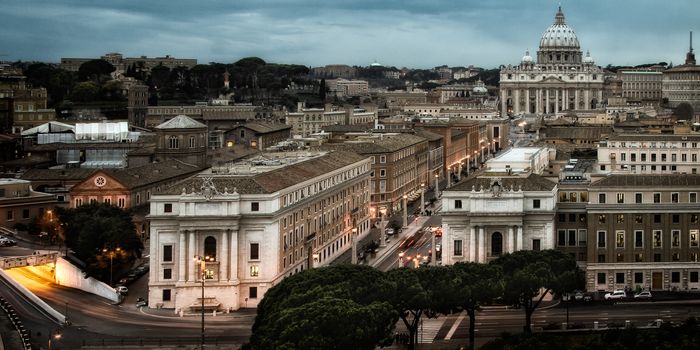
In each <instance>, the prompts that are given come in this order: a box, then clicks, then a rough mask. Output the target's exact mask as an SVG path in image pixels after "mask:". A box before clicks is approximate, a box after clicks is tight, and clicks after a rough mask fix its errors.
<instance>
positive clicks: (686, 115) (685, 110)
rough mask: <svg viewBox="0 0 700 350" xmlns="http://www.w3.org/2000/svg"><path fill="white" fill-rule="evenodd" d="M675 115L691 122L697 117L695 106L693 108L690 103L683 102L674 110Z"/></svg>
mask: <svg viewBox="0 0 700 350" xmlns="http://www.w3.org/2000/svg"><path fill="white" fill-rule="evenodd" d="M673 115H675V116H676V117H677V118H678V119H680V120H691V119H693V116H694V115H695V111H694V110H693V106H691V105H690V103H687V102H683V103H681V104H679V105H678V107H676V109H675V110H673Z"/></svg>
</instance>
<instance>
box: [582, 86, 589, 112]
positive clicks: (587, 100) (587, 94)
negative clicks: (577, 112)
mask: <svg viewBox="0 0 700 350" xmlns="http://www.w3.org/2000/svg"><path fill="white" fill-rule="evenodd" d="M583 98H585V99H586V101H584V102H585V103H584V104H583V108H585V109H591V90H589V89H586V90H583Z"/></svg>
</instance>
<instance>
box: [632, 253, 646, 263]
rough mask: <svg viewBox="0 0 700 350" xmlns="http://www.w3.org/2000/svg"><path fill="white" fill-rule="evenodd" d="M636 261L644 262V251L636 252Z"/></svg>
mask: <svg viewBox="0 0 700 350" xmlns="http://www.w3.org/2000/svg"><path fill="white" fill-rule="evenodd" d="M634 262H644V254H642V253H637V254H634Z"/></svg>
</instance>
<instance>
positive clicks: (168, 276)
mask: <svg viewBox="0 0 700 350" xmlns="http://www.w3.org/2000/svg"><path fill="white" fill-rule="evenodd" d="M172 278H173V269H163V279H164V280H169V279H172Z"/></svg>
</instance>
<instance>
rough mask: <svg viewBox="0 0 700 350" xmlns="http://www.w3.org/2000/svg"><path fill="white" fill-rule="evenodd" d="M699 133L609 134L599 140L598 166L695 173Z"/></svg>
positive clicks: (642, 171) (699, 164) (623, 171)
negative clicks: (604, 138)
mask: <svg viewBox="0 0 700 350" xmlns="http://www.w3.org/2000/svg"><path fill="white" fill-rule="evenodd" d="M698 144H700V135H699V134H652V133H646V134H611V135H609V136H608V138H607V140H603V141H601V142H600V143H599V144H598V167H599V168H598V170H599V171H600V172H603V173H614V174H674V173H685V174H697V173H698V169H700V162H698V157H699V155H700V148H698Z"/></svg>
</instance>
